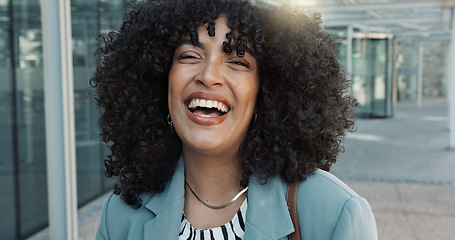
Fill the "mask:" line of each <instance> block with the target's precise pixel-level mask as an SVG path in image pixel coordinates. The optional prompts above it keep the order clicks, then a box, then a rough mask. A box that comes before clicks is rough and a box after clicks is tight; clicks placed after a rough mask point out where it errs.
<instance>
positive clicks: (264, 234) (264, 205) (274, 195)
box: [244, 176, 294, 240]
mask: <svg viewBox="0 0 455 240" xmlns="http://www.w3.org/2000/svg"><path fill="white" fill-rule="evenodd" d="M249 186H250V187H249V188H248V209H247V212H246V224H245V235H244V239H247V240H250V239H282V238H286V237H287V235H289V234H290V233H292V232H294V226H293V224H292V220H291V215H290V214H289V210H288V206H287V203H286V190H287V184H286V183H285V182H283V181H282V180H281V179H280V178H279V177H274V178H269V179H267V183H266V184H263V185H261V184H259V183H258V179H257V178H256V177H254V176H253V177H251V178H250V182H249Z"/></svg>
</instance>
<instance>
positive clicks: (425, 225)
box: [407, 214, 455, 240]
mask: <svg viewBox="0 0 455 240" xmlns="http://www.w3.org/2000/svg"><path fill="white" fill-rule="evenodd" d="M407 219H408V221H409V223H410V224H411V226H412V230H413V231H414V233H415V235H416V236H417V238H416V239H417V240H434V239H437V240H454V239H455V231H454V226H455V216H434V215H431V216H429V215H426V214H408V215H407Z"/></svg>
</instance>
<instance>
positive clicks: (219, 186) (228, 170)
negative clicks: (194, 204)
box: [183, 148, 243, 205]
mask: <svg viewBox="0 0 455 240" xmlns="http://www.w3.org/2000/svg"><path fill="white" fill-rule="evenodd" d="M183 155H184V159H185V177H186V179H187V181H188V183H189V184H190V185H191V187H192V188H193V190H194V191H195V192H196V193H197V195H198V196H199V197H200V198H201V199H202V200H204V201H207V202H209V203H211V204H212V205H217V204H223V203H225V202H226V201H228V200H230V199H232V197H233V196H235V195H236V194H237V193H238V192H239V191H240V190H242V189H243V188H242V187H241V186H240V181H241V179H242V169H241V167H240V166H239V164H238V158H237V156H236V155H234V154H223V155H222V156H212V155H205V154H198V153H195V152H193V151H191V150H189V149H185V148H184V149H183Z"/></svg>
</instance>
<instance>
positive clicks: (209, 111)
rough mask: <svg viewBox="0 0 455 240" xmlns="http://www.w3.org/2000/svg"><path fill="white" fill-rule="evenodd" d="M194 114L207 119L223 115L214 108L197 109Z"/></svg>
mask: <svg viewBox="0 0 455 240" xmlns="http://www.w3.org/2000/svg"><path fill="white" fill-rule="evenodd" d="M193 113H194V114H196V115H199V116H207V117H219V116H221V113H220V112H219V111H218V110H216V109H213V108H197V109H196V110H195V111H194V112H193Z"/></svg>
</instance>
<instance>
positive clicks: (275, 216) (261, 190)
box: [144, 155, 294, 240]
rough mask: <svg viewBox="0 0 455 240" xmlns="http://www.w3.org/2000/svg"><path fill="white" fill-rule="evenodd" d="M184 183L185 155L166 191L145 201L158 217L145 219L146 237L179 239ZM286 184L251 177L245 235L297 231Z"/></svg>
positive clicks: (261, 236)
mask: <svg viewBox="0 0 455 240" xmlns="http://www.w3.org/2000/svg"><path fill="white" fill-rule="evenodd" d="M184 183H185V171H184V161H183V155H182V156H180V159H179V162H178V164H177V167H176V169H175V172H174V176H173V177H172V180H171V181H170V182H169V183H168V184H166V186H165V188H164V191H163V192H162V193H159V194H156V195H155V196H153V197H152V198H151V199H150V200H149V201H148V202H147V203H146V204H145V208H147V209H148V210H150V211H152V212H153V213H154V214H155V218H154V219H152V220H150V221H148V222H146V223H145V225H144V239H177V237H178V233H179V232H180V221H181V218H182V214H183V205H184V202H185V201H184V195H185V185H184ZM286 188H287V184H286V183H284V182H283V181H282V180H281V179H280V178H279V177H274V178H269V179H268V180H267V184H263V185H261V184H259V183H258V179H257V178H256V177H254V176H252V177H251V178H250V183H249V188H248V209H247V212H246V223H245V235H244V239H246V240H252V239H281V238H284V237H286V236H287V235H289V234H290V233H292V232H293V231H294V226H293V224H292V220H291V216H290V214H289V210H288V207H287V203H286ZM170 234H172V235H170Z"/></svg>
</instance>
